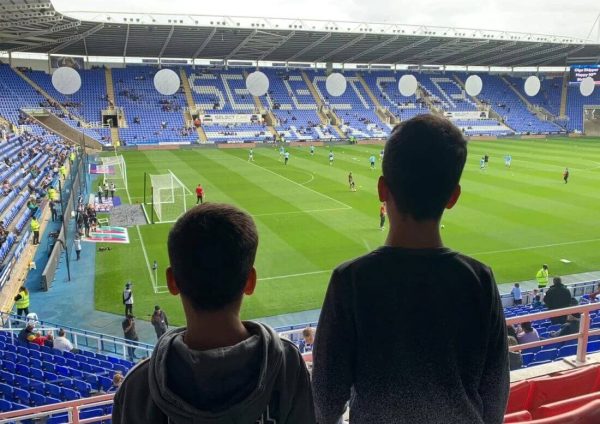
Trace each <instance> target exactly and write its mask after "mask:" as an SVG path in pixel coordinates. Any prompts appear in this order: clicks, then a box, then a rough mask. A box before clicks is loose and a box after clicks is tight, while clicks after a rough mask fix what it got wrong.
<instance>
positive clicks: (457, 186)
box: [446, 184, 461, 209]
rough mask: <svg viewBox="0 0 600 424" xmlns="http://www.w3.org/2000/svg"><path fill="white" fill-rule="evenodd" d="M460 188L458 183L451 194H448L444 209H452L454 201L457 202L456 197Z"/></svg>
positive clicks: (458, 195)
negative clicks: (448, 197)
mask: <svg viewBox="0 0 600 424" xmlns="http://www.w3.org/2000/svg"><path fill="white" fill-rule="evenodd" d="M460 193H461V188H460V184H457V185H456V187H455V188H454V191H453V192H452V196H450V200H448V204H446V209H452V208H453V207H454V205H456V202H458V198H459V197H460Z"/></svg>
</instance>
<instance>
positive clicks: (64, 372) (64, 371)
mask: <svg viewBox="0 0 600 424" xmlns="http://www.w3.org/2000/svg"><path fill="white" fill-rule="evenodd" d="M54 369H55V370H56V373H57V374H58V375H60V376H64V377H69V376H70V375H71V371H70V369H69V368H67V367H63V366H62V365H56V366H55V367H54Z"/></svg>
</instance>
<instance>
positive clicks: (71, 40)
mask: <svg viewBox="0 0 600 424" xmlns="http://www.w3.org/2000/svg"><path fill="white" fill-rule="evenodd" d="M102 28H104V24H103V23H102V24H98V25H96V26H95V27H93V28H90V29H88V30H87V31H86V32H84V33H81V34H77V35H72V36H71V37H67V39H65V41H64V42H62V44H59V45H58V46H56V47H54V48H53V49H51V50H48V54H53V53H56V52H59V51H61V50H62V49H64V48H65V47H69V46H70V45H71V44H75V43H77V42H78V41H80V40H83V39H84V38H86V37H89V36H90V35H92V34H95V33H96V32H98V31H100V30H101V29H102ZM58 42H60V41H58Z"/></svg>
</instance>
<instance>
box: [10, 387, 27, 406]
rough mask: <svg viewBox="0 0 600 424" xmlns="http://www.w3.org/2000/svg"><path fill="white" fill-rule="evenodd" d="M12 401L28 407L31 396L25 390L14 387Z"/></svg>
mask: <svg viewBox="0 0 600 424" xmlns="http://www.w3.org/2000/svg"><path fill="white" fill-rule="evenodd" d="M13 399H15V401H18V402H20V403H22V404H23V405H29V400H30V399H31V395H30V393H29V392H28V391H27V390H24V389H19V388H18V387H15V388H14V389H13Z"/></svg>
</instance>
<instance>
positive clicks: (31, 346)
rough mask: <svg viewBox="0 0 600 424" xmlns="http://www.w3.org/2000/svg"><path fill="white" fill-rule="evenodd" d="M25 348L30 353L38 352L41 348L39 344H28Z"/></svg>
mask: <svg viewBox="0 0 600 424" xmlns="http://www.w3.org/2000/svg"><path fill="white" fill-rule="evenodd" d="M27 348H28V349H29V350H30V351H31V350H36V351H40V350H41V346H40V345H39V344H36V343H29V344H28V345H27Z"/></svg>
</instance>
